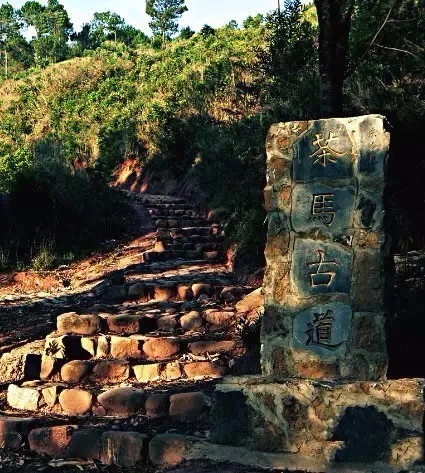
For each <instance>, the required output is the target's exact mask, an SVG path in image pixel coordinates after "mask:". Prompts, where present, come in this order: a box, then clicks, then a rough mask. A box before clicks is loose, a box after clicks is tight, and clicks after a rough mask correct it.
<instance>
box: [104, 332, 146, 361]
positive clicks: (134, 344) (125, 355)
mask: <svg viewBox="0 0 425 473" xmlns="http://www.w3.org/2000/svg"><path fill="white" fill-rule="evenodd" d="M111 356H112V357H113V358H119V359H124V360H126V359H140V358H141V356H142V352H141V349H140V341H139V340H137V339H133V338H128V337H115V336H113V337H111Z"/></svg>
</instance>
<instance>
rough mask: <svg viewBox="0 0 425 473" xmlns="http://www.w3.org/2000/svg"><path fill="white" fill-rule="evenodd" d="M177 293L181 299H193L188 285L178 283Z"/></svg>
mask: <svg viewBox="0 0 425 473" xmlns="http://www.w3.org/2000/svg"><path fill="white" fill-rule="evenodd" d="M177 295H178V298H179V300H181V301H191V300H192V299H193V292H192V288H191V287H190V286H184V285H180V286H178V287H177Z"/></svg>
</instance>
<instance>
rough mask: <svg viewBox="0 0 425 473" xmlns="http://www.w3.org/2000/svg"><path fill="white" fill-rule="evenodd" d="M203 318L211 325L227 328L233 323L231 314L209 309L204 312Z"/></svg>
mask: <svg viewBox="0 0 425 473" xmlns="http://www.w3.org/2000/svg"><path fill="white" fill-rule="evenodd" d="M203 317H204V319H205V320H206V321H207V322H208V323H210V324H211V325H223V326H228V325H230V324H231V323H232V322H233V320H234V317H235V314H234V313H233V312H225V311H217V310H213V309H209V310H206V311H204V314H203Z"/></svg>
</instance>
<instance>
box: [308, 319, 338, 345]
mask: <svg viewBox="0 0 425 473" xmlns="http://www.w3.org/2000/svg"><path fill="white" fill-rule="evenodd" d="M334 320H335V317H334V315H333V312H332V311H331V310H328V311H327V312H326V313H324V314H314V320H313V323H310V322H309V323H308V324H307V327H308V329H307V330H306V332H305V334H306V335H307V342H306V345H307V346H308V345H316V346H320V347H323V348H327V349H328V350H336V349H337V348H338V347H340V346H341V345H342V344H343V343H344V342H340V343H336V344H332V325H333V322H334Z"/></svg>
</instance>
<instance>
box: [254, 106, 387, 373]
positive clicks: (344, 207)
mask: <svg viewBox="0 0 425 473" xmlns="http://www.w3.org/2000/svg"><path fill="white" fill-rule="evenodd" d="M383 121H384V119H383V117H381V116H378V115H372V116H365V117H359V118H348V119H329V120H318V121H315V122H291V123H281V124H277V125H274V126H272V128H271V130H270V132H269V135H268V138H267V187H266V188H265V192H264V195H265V206H266V210H267V212H268V240H267V247H266V258H267V271H266V275H265V281H264V292H265V316H264V323H263V330H262V346H263V352H262V364H263V373H264V374H266V375H279V376H288V377H292V376H295V377H300V378H309V379H327V380H335V379H347V380H350V379H364V380H380V379H384V378H385V376H386V370H387V353H386V339H385V330H384V324H385V307H384V292H385V278H384V269H385V264H386V259H387V256H388V242H387V239H386V235H385V231H384V216H385V213H384V191H385V169H386V161H387V154H388V147H389V135H388V134H387V133H386V132H385V131H384V127H383Z"/></svg>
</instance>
